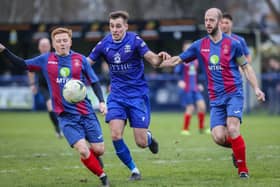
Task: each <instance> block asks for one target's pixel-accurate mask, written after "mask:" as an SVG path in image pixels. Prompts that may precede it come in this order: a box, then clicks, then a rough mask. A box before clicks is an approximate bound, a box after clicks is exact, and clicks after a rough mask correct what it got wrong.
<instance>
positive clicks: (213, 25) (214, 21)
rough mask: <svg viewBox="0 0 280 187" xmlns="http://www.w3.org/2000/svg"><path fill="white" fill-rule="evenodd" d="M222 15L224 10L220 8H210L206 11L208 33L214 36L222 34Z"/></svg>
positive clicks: (205, 18)
mask: <svg viewBox="0 0 280 187" xmlns="http://www.w3.org/2000/svg"><path fill="white" fill-rule="evenodd" d="M222 16H223V15H222V11H221V10H220V9H218V8H210V9H208V10H206V12H205V16H204V24H205V28H206V31H207V33H208V34H210V35H211V36H212V37H214V36H219V35H220V34H221V31H220V23H221V21H222Z"/></svg>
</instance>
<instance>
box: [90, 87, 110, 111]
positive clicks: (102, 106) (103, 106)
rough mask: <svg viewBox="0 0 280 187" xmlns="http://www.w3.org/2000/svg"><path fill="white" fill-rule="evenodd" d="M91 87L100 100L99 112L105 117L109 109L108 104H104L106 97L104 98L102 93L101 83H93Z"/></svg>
mask: <svg viewBox="0 0 280 187" xmlns="http://www.w3.org/2000/svg"><path fill="white" fill-rule="evenodd" d="M91 86H92V89H93V91H94V93H95V95H96V97H97V98H98V100H99V111H100V112H101V113H102V114H103V115H105V114H106V113H107V107H106V104H105V102H104V97H103V93H102V90H101V86H100V84H99V82H95V83H92V84H91Z"/></svg>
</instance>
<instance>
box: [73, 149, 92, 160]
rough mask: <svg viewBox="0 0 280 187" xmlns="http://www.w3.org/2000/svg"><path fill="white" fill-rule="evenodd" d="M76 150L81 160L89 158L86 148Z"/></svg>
mask: <svg viewBox="0 0 280 187" xmlns="http://www.w3.org/2000/svg"><path fill="white" fill-rule="evenodd" d="M76 149H77V151H78V152H79V154H80V156H81V157H82V158H83V159H86V158H88V157H89V154H90V152H89V149H88V148H87V147H82V146H81V147H78V148H76Z"/></svg>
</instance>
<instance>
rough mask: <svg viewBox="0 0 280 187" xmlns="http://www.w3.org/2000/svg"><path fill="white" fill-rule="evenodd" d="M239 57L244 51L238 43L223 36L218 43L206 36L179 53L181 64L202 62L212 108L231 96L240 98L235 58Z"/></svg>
mask: <svg viewBox="0 0 280 187" xmlns="http://www.w3.org/2000/svg"><path fill="white" fill-rule="evenodd" d="M241 56H243V52H242V48H241V45H240V42H238V41H237V40H235V39H233V38H232V37H230V36H228V35H226V34H224V33H223V34H222V39H221V40H220V41H219V42H217V43H215V42H213V41H212V40H211V39H210V37H209V36H206V37H204V38H202V39H200V40H197V41H195V42H194V43H193V44H192V45H191V46H190V48H188V49H187V50H186V51H184V52H182V53H181V54H180V58H181V59H182V60H183V61H186V62H189V61H192V60H193V59H195V58H197V59H198V60H199V62H200V63H202V66H203V67H204V68H205V71H206V73H207V82H208V93H209V97H210V104H211V105H219V104H223V103H224V100H225V99H226V98H227V97H229V96H230V95H241V96H243V91H242V77H241V75H240V72H239V69H238V63H237V58H239V57H241ZM246 63H247V62H246V61H244V64H246Z"/></svg>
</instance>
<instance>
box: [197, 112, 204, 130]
mask: <svg viewBox="0 0 280 187" xmlns="http://www.w3.org/2000/svg"><path fill="white" fill-rule="evenodd" d="M197 117H198V125H199V126H198V128H199V129H200V130H202V129H203V128H204V118H205V114H204V112H198V113H197Z"/></svg>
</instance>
